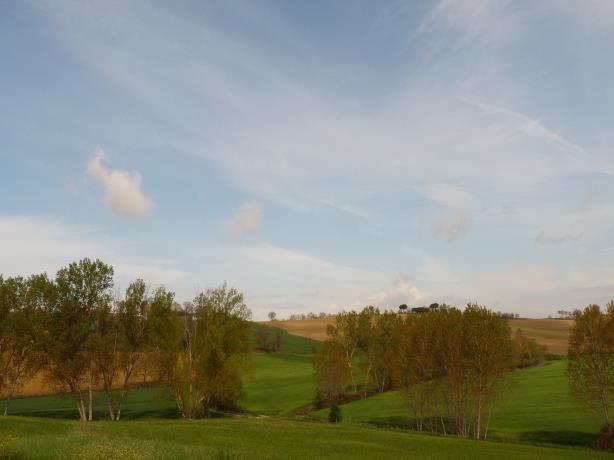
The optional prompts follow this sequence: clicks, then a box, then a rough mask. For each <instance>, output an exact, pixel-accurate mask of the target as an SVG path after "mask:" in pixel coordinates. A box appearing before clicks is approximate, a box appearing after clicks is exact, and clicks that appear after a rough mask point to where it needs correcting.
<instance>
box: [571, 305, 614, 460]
mask: <svg viewBox="0 0 614 460" xmlns="http://www.w3.org/2000/svg"><path fill="white" fill-rule="evenodd" d="M575 319H576V322H575V325H574V327H573V329H572V331H571V335H570V337H569V364H568V375H569V380H570V384H571V389H572V393H573V394H574V396H575V397H576V398H577V399H578V400H579V401H580V402H581V403H583V404H584V405H586V406H587V407H588V408H589V409H591V410H592V411H593V412H595V413H596V414H599V416H600V417H601V419H602V421H603V430H602V433H603V434H602V437H601V438H600V439H599V440H598V441H597V447H600V448H604V449H607V450H613V451H614V423H613V418H614V416H613V415H612V413H613V411H614V409H613V407H612V405H613V404H614V302H610V303H608V304H607V306H606V308H605V310H604V311H602V310H601V309H600V308H599V306H597V305H589V306H588V307H586V308H585V309H584V310H583V311H581V312H580V313H579V314H577V315H575Z"/></svg>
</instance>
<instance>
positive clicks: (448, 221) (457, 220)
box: [432, 212, 473, 241]
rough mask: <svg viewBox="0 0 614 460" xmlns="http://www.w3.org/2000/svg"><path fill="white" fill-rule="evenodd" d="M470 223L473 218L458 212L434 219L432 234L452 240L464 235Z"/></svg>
mask: <svg viewBox="0 0 614 460" xmlns="http://www.w3.org/2000/svg"><path fill="white" fill-rule="evenodd" d="M472 225H473V220H472V219H471V216H469V215H467V214H465V213H463V212H458V213H456V214H451V215H447V216H443V217H440V218H439V219H437V220H435V222H434V223H433V226H432V232H433V235H434V236H436V237H438V238H442V239H444V240H447V241H454V240H456V239H458V238H461V237H463V236H465V235H466V234H467V233H468V232H469V230H470V229H471V226H472Z"/></svg>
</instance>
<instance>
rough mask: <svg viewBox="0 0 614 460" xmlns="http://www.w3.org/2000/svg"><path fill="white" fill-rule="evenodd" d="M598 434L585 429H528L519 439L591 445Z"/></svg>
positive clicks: (535, 441)
mask: <svg viewBox="0 0 614 460" xmlns="http://www.w3.org/2000/svg"><path fill="white" fill-rule="evenodd" d="M597 437H598V436H597V435H596V434H593V433H586V432H584V431H569V430H567V431H546V430H540V431H526V432H523V433H520V434H519V436H518V439H519V440H520V441H522V442H532V443H546V444H564V445H567V446H587V447H588V446H590V445H591V444H592V443H593V442H594V441H595V440H596V439H597Z"/></svg>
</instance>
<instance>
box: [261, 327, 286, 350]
mask: <svg viewBox="0 0 614 460" xmlns="http://www.w3.org/2000/svg"><path fill="white" fill-rule="evenodd" d="M255 328H256V329H255V331H254V338H255V341H256V350H259V351H264V352H266V353H276V352H278V351H279V350H281V346H282V344H283V341H284V336H285V331H284V330H283V329H280V328H278V327H270V326H266V325H264V324H260V323H257V324H256V326H255Z"/></svg>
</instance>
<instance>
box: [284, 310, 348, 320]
mask: <svg viewBox="0 0 614 460" xmlns="http://www.w3.org/2000/svg"><path fill="white" fill-rule="evenodd" d="M335 316H336V314H335V313H325V312H323V311H321V312H320V313H311V312H309V313H295V314H292V315H290V316H289V317H288V319H289V320H290V321H305V320H308V319H318V318H333V317H335ZM282 321H283V319H282Z"/></svg>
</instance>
